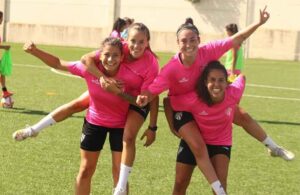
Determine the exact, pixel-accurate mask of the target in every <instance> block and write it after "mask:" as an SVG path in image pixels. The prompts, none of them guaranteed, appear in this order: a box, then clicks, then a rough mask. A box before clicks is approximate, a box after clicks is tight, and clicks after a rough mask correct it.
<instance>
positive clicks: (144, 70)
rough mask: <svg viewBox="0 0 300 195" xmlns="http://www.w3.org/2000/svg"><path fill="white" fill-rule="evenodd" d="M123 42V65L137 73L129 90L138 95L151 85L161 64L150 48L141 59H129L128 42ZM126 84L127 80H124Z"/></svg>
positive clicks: (97, 55) (96, 59)
mask: <svg viewBox="0 0 300 195" xmlns="http://www.w3.org/2000/svg"><path fill="white" fill-rule="evenodd" d="M122 43H123V53H124V60H123V62H122V63H121V66H126V67H127V68H128V69H129V70H131V72H132V73H133V74H134V75H135V78H134V79H133V80H134V83H132V84H130V86H128V88H129V90H130V91H131V92H132V93H131V95H133V96H137V95H139V94H141V92H142V91H145V90H147V89H148V87H149V85H150V84H151V83H152V82H153V80H154V79H155V78H156V76H157V75H158V70H159V65H158V61H157V59H156V57H155V56H154V55H153V53H151V52H150V51H149V50H146V51H145V52H144V54H143V56H141V57H140V58H139V59H136V60H134V61H127V60H126V59H127V56H128V55H129V49H128V45H127V43H126V42H122ZM100 55H101V53H100V51H99V50H98V51H97V52H96V55H95V62H99V58H100ZM124 84H125V85H127V84H126V82H124Z"/></svg>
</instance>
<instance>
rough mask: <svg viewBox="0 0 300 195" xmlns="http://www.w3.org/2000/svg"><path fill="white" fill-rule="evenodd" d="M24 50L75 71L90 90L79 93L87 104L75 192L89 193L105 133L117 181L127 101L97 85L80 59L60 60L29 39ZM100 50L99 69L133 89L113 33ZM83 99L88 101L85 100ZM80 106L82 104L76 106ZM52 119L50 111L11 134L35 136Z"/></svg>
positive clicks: (84, 103) (49, 123) (18, 136)
mask: <svg viewBox="0 0 300 195" xmlns="http://www.w3.org/2000/svg"><path fill="white" fill-rule="evenodd" d="M24 50H25V51H26V52H28V53H30V54H31V55H33V56H35V57H37V58H39V59H40V60H42V61H43V62H44V63H45V64H47V65H48V66H50V67H52V68H55V69H59V70H63V71H69V72H70V73H72V74H74V75H77V76H80V77H82V78H84V79H85V81H86V83H87V86H88V91H89V93H84V94H83V95H82V96H81V97H80V99H81V100H82V102H83V103H82V104H83V106H82V107H83V108H86V107H87V106H88V107H89V109H88V112H87V115H86V117H85V120H84V123H83V130H82V137H81V143H80V154H81V163H80V169H79V173H78V175H77V178H76V184H75V189H76V194H89V193H90V188H91V178H92V176H93V174H94V171H95V169H96V166H97V162H98V157H99V155H100V151H101V150H102V147H103V144H104V142H105V139H106V136H107V134H109V137H110V146H111V151H112V167H113V170H112V173H113V178H114V183H115V184H116V182H117V179H116V178H118V175H119V166H120V161H121V153H122V138H123V132H124V126H125V121H126V116H127V110H128V107H129V103H127V102H126V101H124V100H122V99H121V98H120V97H118V96H115V95H113V94H110V93H107V92H106V91H104V90H103V89H102V88H101V87H100V86H99V85H100V84H99V81H98V78H97V77H95V76H93V75H91V74H89V73H88V72H87V71H86V69H85V68H84V65H83V64H82V63H81V62H80V61H77V62H67V61H63V60H61V59H59V58H58V57H56V56H53V55H51V54H49V53H47V52H44V51H43V50H41V49H38V48H37V47H36V46H35V44H33V43H32V42H29V43H27V44H25V45H24ZM101 51H102V53H101V56H100V61H99V63H98V64H97V68H99V69H101V70H102V71H103V73H104V74H105V75H107V76H111V77H114V78H116V79H121V80H123V81H125V82H126V84H127V85H126V86H128V88H125V90H126V91H127V92H129V93H130V92H132V91H130V88H131V86H133V85H134V84H133V83H132V79H128V78H130V75H131V76H132V74H133V73H132V72H131V71H129V70H128V69H126V68H124V66H120V62H121V60H122V51H123V46H122V43H121V41H120V40H119V39H116V38H112V37H109V38H106V39H105V40H104V41H103V42H102V47H101ZM86 99H88V100H89V101H86ZM89 102H90V103H89ZM111 105H114V107H111ZM79 108H81V107H80V106H79ZM81 110H82V109H81ZM81 110H78V111H81ZM62 111H63V113H64V112H65V108H64V109H62ZM73 113H74V112H73ZM46 121H47V122H46ZM55 122H56V121H54V119H53V118H52V117H51V114H50V116H47V117H45V119H43V120H42V121H41V122H40V123H38V124H37V125H34V126H33V127H28V128H25V129H22V130H19V131H16V132H15V133H14V134H13V137H14V139H15V140H17V141H21V140H24V139H26V138H27V137H34V136H36V135H37V134H38V132H39V131H40V130H41V129H43V128H42V127H44V126H49V125H51V124H54V123H55ZM42 124H43V125H42Z"/></svg>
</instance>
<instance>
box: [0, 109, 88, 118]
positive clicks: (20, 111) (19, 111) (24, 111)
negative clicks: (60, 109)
mask: <svg viewBox="0 0 300 195" xmlns="http://www.w3.org/2000/svg"><path fill="white" fill-rule="evenodd" d="M0 112H7V113H16V114H29V115H41V116H47V115H48V114H49V113H50V112H45V111H41V110H29V109H26V108H17V107H14V108H2V109H0ZM71 117H72V118H84V116H71Z"/></svg>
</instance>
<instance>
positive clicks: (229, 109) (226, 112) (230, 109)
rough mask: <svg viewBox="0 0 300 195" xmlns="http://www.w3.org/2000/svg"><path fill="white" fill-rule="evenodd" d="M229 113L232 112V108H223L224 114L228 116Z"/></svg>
mask: <svg viewBox="0 0 300 195" xmlns="http://www.w3.org/2000/svg"><path fill="white" fill-rule="evenodd" d="M231 113H232V108H230V107H228V108H227V109H226V110H225V114H226V115H227V116H230V115H231Z"/></svg>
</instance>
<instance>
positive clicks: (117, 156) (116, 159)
mask: <svg viewBox="0 0 300 195" xmlns="http://www.w3.org/2000/svg"><path fill="white" fill-rule="evenodd" d="M111 154H112V176H113V181H114V187H116V186H117V183H118V180H119V174H120V164H121V157H122V152H117V151H112V153H111Z"/></svg>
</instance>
